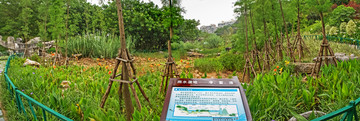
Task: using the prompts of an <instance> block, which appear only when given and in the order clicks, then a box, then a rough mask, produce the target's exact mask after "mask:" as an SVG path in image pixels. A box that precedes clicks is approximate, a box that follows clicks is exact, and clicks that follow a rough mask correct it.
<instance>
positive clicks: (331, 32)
mask: <svg viewBox="0 0 360 121" xmlns="http://www.w3.org/2000/svg"><path fill="white" fill-rule="evenodd" d="M329 34H330V35H337V34H338V33H337V28H336V27H334V26H333V27H331V29H330V31H329Z"/></svg>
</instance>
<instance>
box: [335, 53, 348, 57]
mask: <svg viewBox="0 0 360 121" xmlns="http://www.w3.org/2000/svg"><path fill="white" fill-rule="evenodd" d="M334 55H335V56H336V57H343V56H346V54H345V53H335V54H334Z"/></svg>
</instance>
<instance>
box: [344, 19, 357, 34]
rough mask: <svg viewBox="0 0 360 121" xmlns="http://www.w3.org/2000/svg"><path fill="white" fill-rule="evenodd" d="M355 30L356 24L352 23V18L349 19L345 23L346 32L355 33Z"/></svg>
mask: <svg viewBox="0 0 360 121" xmlns="http://www.w3.org/2000/svg"><path fill="white" fill-rule="evenodd" d="M356 31H357V28H356V24H355V23H354V21H353V20H350V21H349V22H348V23H347V25H346V34H348V35H350V36H351V35H353V34H355V33H356Z"/></svg>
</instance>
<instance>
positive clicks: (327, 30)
mask: <svg viewBox="0 0 360 121" xmlns="http://www.w3.org/2000/svg"><path fill="white" fill-rule="evenodd" d="M330 29H331V26H330V25H326V26H325V32H326V34H329V32H330Z"/></svg>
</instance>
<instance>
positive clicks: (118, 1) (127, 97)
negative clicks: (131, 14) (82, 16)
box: [114, 0, 134, 121]
mask: <svg viewBox="0 0 360 121" xmlns="http://www.w3.org/2000/svg"><path fill="white" fill-rule="evenodd" d="M116 6H117V13H118V23H119V32H120V42H121V50H122V54H123V55H126V41H125V30H124V20H123V13H122V7H121V0H116ZM123 57H125V58H124V59H127V58H126V57H127V56H123ZM129 71H130V70H129V69H128V68H127V64H125V63H122V76H121V78H122V80H129V76H130V75H129ZM114 73H115V72H114ZM120 85H121V84H120ZM123 86H124V87H123V90H122V91H123V94H124V95H123V98H124V100H125V108H126V117H127V120H129V121H130V120H131V119H132V113H133V112H134V107H133V105H132V102H131V97H130V91H129V84H123Z"/></svg>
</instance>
